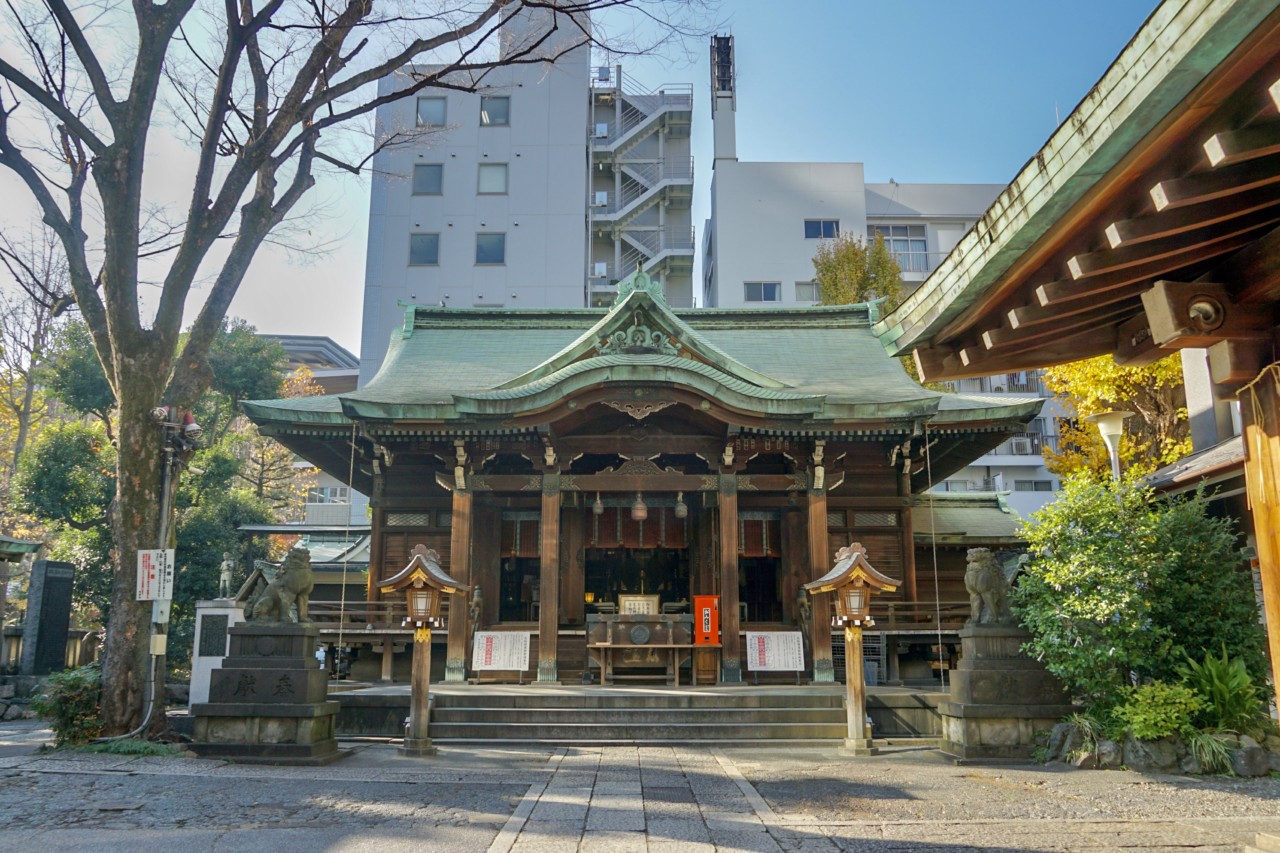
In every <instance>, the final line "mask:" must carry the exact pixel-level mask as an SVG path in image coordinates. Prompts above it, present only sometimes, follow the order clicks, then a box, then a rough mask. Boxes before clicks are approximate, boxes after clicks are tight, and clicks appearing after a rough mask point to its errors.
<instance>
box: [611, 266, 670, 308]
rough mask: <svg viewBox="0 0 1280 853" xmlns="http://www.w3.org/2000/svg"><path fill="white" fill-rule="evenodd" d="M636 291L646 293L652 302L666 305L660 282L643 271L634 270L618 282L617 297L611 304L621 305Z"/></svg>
mask: <svg viewBox="0 0 1280 853" xmlns="http://www.w3.org/2000/svg"><path fill="white" fill-rule="evenodd" d="M637 290H640V291H644V292H645V293H648V294H649V295H650V296H651V297H653V301H654V302H661V303H662V304H663V305H665V304H666V303H667V297H666V295H665V294H664V293H663V292H662V282H660V281H657V280H655V279H654V278H653V277H652V276H650V275H649V274H648V273H647V272H645V271H644V270H636V271H635V272H633V273H632V274H631V275H629V276H627V277H626V278H624V279H623V280H622V281H620V282H618V295H617V296H616V297H615V298H614V300H613V304H614V305H621V304H622V302H623V300H625V299H626V298H627V297H628V296H630V295H631V294H632V293H633V292H634V291H637Z"/></svg>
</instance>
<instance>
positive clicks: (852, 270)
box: [813, 231, 905, 315]
mask: <svg viewBox="0 0 1280 853" xmlns="http://www.w3.org/2000/svg"><path fill="white" fill-rule="evenodd" d="M813 280H814V281H815V282H816V283H817V285H818V302H819V304H821V305H850V304H852V303H855V302H867V301H870V300H872V299H878V298H880V297H884V298H885V301H884V304H883V305H881V307H880V311H881V314H882V315H883V314H887V313H889V312H890V311H892V310H893V309H894V308H897V307H898V304H899V303H900V302H902V298H903V296H904V291H905V288H904V286H903V284H902V269H901V267H899V266H898V262H897V261H896V260H894V257H893V253H892V252H890V251H889V248H888V246H886V245H885V243H884V237H883V236H881V235H880V234H876V236H875V240H874V241H873V242H872V243H871V244H870V245H868V244H867V243H866V242H865V241H864V240H863V238H862V237H860V236H855V235H854V234H852V233H851V232H848V231H846V232H843V233H841V234H838V235H837V236H836V238H835V239H834V240H823V241H822V242H821V243H819V244H818V251H817V252H816V253H814V256H813Z"/></svg>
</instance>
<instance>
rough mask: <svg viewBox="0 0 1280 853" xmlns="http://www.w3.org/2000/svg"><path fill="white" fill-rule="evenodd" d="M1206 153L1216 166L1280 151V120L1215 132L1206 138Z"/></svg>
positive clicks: (1254, 158) (1211, 162)
mask: <svg viewBox="0 0 1280 853" xmlns="http://www.w3.org/2000/svg"><path fill="white" fill-rule="evenodd" d="M1204 153H1205V155H1206V156H1207V157H1208V158H1209V165H1211V166H1214V167H1217V166H1230V165H1233V164H1235V163H1243V162H1245V161H1246V160H1256V159H1257V158H1259V157H1265V156H1267V155H1269V154H1277V153H1280V120H1272V121H1267V122H1262V123H1261V124H1254V125H1250V126H1248V127H1242V128H1240V129H1239V130H1224V131H1222V132H1221V133H1215V134H1214V135H1213V136H1210V137H1209V138H1208V139H1206V140H1205V142H1204Z"/></svg>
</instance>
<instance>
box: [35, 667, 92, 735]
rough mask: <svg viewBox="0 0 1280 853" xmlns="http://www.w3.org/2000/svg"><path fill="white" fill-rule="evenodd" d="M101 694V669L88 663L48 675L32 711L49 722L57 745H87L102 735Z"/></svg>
mask: <svg viewBox="0 0 1280 853" xmlns="http://www.w3.org/2000/svg"><path fill="white" fill-rule="evenodd" d="M101 693H102V670H101V669H100V668H99V666H98V664H97V663H91V664H89V665H88V666H82V667H80V668H79V669H69V670H66V671H65V672H59V673H57V674H55V675H51V676H49V680H48V681H47V682H46V685H45V690H44V692H42V693H41V694H40V695H38V696H36V697H35V699H34V700H32V702H31V709H32V710H33V711H35V712H36V713H37V714H39V715H40V716H41V717H43V718H44V719H46V720H48V721H49V727H50V728H52V729H53V735H54V738H55V741H56V745H57V746H65V745H68V744H72V745H74V744H81V743H88V742H89V741H91V740H93V739H94V738H96V737H98V736H99V735H100V734H102V718H101V717H100V716H99V711H98V703H99V699H100V697H101Z"/></svg>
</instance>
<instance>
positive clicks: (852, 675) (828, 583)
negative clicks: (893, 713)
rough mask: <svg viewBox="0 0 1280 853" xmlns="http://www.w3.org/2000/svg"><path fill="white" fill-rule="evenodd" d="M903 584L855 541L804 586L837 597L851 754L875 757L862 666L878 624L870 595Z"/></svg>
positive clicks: (835, 621)
mask: <svg viewBox="0 0 1280 853" xmlns="http://www.w3.org/2000/svg"><path fill="white" fill-rule="evenodd" d="M899 583H900V582H899V581H896V580H894V579H893V578H890V577H886V576H885V575H882V574H880V573H879V572H878V571H876V570H875V568H873V567H872V565H871V564H870V563H869V562H867V551H866V549H865V548H863V547H862V545H861V544H859V543H857V542H854V543H853V544H852V545H850V546H849V547H847V548H841V549H840V550H839V551H837V552H836V564H835V567H834V568H832V570H831V571H829V572H827V573H826V574H825V575H823V576H822V577H820V578H818V579H817V580H816V581H813V582H812V583H807V584H805V585H804V588H805V590H807V591H808V593H809V594H810V595H818V594H820V593H824V592H830V593H833V594H834V595H835V604H836V615H835V618H834V619H833V620H832V624H833V625H836V626H839V627H843V628H844V669H845V684H846V685H847V690H848V693H847V696H846V699H845V711H846V713H847V717H848V736H847V737H846V738H845V742H844V749H843V750H842V751H843V752H845V753H846V754H848V755H874V754H875V753H876V749H875V747H873V746H872V745H871V732H870V727H869V726H868V725H867V722H866V720H867V684H866V674H865V672H864V670H863V666H862V629H863V627H864V626H870V625H873V624H875V623H874V620H872V618H871V596H872V595H874V594H876V593H878V592H893V591H895V590H896V589H897V588H898V584H899Z"/></svg>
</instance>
